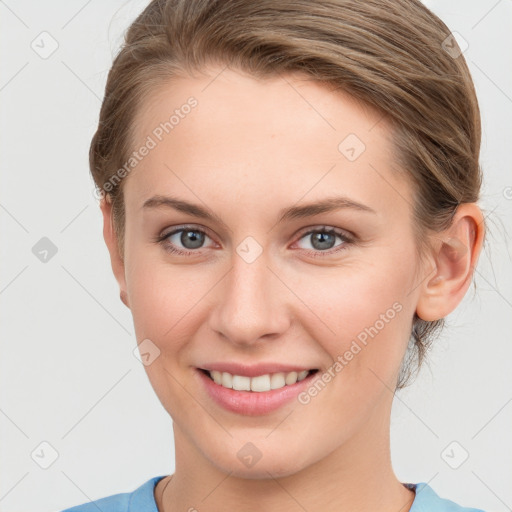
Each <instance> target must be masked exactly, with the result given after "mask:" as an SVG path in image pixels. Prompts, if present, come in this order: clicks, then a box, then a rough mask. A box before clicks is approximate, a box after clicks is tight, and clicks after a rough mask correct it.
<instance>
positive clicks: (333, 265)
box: [117, 68, 428, 478]
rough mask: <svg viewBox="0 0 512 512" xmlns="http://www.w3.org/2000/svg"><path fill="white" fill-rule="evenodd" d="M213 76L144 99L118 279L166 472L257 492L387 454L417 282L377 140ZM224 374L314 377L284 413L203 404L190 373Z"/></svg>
mask: <svg viewBox="0 0 512 512" xmlns="http://www.w3.org/2000/svg"><path fill="white" fill-rule="evenodd" d="M220 71H221V68H218V69H215V70H212V71H211V74H210V75H209V76H205V77H204V78H203V77H200V78H187V79H184V78H183V79H179V80H176V81H175V82H174V83H172V84H170V85H166V86H165V87H162V88H161V89H160V90H159V91H158V92H155V93H154V94H153V95H152V96H151V98H150V100H149V101H147V102H146V104H145V106H144V108H143V109H141V111H140V112H139V116H138V119H137V123H136V133H137V139H138V140H137V144H136V147H135V148H134V150H135V151H138V157H137V159H138V160H140V161H138V163H137V165H136V166H135V168H134V169H133V170H131V171H130V173H129V174H128V176H127V177H126V178H125V183H124V197H125V205H126V227H125V229H126V231H125V259H124V266H122V267H121V271H119V272H118V276H117V277H118V280H119V282H120V285H121V288H122V290H123V291H125V292H126V294H127V301H128V304H129V307H130V309H131V312H132V314H133V320H134V325H135V331H136V337H137V342H138V343H141V342H143V345H141V352H144V354H145V355H143V359H145V364H146V366H145V369H146V371H147V374H148V376H149V379H150V381H151V384H152V386H153V387H154V389H155V391H156V393H157V395H158V397H159V399H160V401H161V402H162V404H163V406H164V407H165V409H166V410H167V411H168V412H169V414H170V415H171V416H172V419H173V421H174V430H175V436H176V450H177V458H178V459H179V457H181V456H182V455H183V454H185V455H183V456H184V457H185V456H186V457H187V458H188V460H194V461H196V462H197V463H198V464H199V463H200V464H203V465H204V463H205V462H207V463H208V465H210V467H211V468H212V469H217V470H221V471H224V472H231V473H232V474H234V475H239V476H244V477H248V478H262V477H266V476H268V474H267V471H268V472H270V473H271V474H272V475H274V476H276V475H280V476H284V475H290V474H293V473H295V472H297V471H299V470H300V469H301V468H305V467H307V466H309V465H311V464H312V463H315V462H317V461H320V460H321V459H324V458H326V457H329V456H337V457H344V456H348V455H349V454H352V455H353V454H355V453H358V454H360V455H362V454H364V453H372V454H373V456H375V453H376V452H379V451H380V452H382V453H384V452H385V450H386V448H385V446H386V443H385V442H384V444H383V441H385V440H387V436H388V435H389V423H388V421H389V413H390V407H391V402H392V398H393V392H394V389H395V384H396V379H397V375H398V372H399V368H400V363H401V361H402V357H403V355H404V353H405V349H406V346H407V342H408V339H409V335H410V332H411V326H412V319H413V315H414V312H415V309H416V303H417V299H418V288H417V286H418V284H419V283H420V282H421V281H422V280H423V279H424V278H425V277H426V276H427V275H428V269H424V268H421V267H420V266H419V262H418V260H417V257H416V252H415V245H414V240H413V224H412V189H411V187H410V185H409V183H408V182H407V181H406V180H405V178H404V177H403V175H402V176H401V175H399V174H398V173H397V171H396V170H393V168H392V165H393V154H392V151H391V143H390V139H389V137H390V131H389V128H388V126H387V125H386V123H385V121H384V120H382V119H381V118H380V116H379V115H378V114H376V113H374V112H372V111H370V110H369V109H368V108H363V107H362V106H361V105H360V104H358V103H356V102H355V101H354V100H353V99H351V97H350V96H348V95H345V94H341V93H339V92H338V93H334V92H330V90H329V89H328V88H326V87H325V86H323V85H319V84H318V83H314V82H312V81H305V80H304V79H303V77H302V79H301V78H300V76H299V75H286V76H284V77H282V78H280V79H272V80H266V81H258V80H255V79H253V78H251V77H248V76H247V75H244V74H240V73H238V72H235V71H231V70H229V69H225V70H224V71H223V72H221V73H220ZM219 73H220V74H219ZM191 97H193V98H192V99H190V98H191ZM171 116H174V117H172V118H171ZM170 118H171V121H169V119H170ZM166 122H167V125H166V124H165V123H166ZM142 146H145V147H146V150H144V149H140V148H141V147H142ZM139 157H140V158H139ZM164 198H169V201H168V202H166V201H165V199H164ZM158 199H164V200H163V201H160V200H158ZM171 199H172V201H175V203H174V204H175V205H178V207H173V206H172V204H173V203H172V202H171ZM327 200H330V202H329V203H327ZM178 202H179V203H178ZM320 203H322V204H324V206H323V207H312V206H311V205H313V204H320ZM352 203H358V204H360V205H363V206H358V207H357V206H354V205H353V204H352ZM185 204H187V205H190V206H187V208H183V205H185ZM145 205H146V206H145ZM180 205H181V207H180ZM192 205H193V206H192ZM325 205H330V206H325ZM202 212H209V213H210V216H206V215H204V214H203V213H202ZM179 229H181V230H182V231H178V230H179ZM166 235H167V236H166ZM158 238H161V239H162V240H161V241H160V242H157V241H156V240H157V239H158ZM171 250H175V251H176V252H171ZM143 340H146V341H143ZM148 340H149V341H148ZM336 362H337V364H336ZM228 363H238V364H240V365H247V366H251V365H257V364H261V365H263V366H264V367H263V368H260V369H258V368H256V369H254V375H261V374H267V373H269V374H274V373H279V372H278V370H279V369H281V370H286V371H285V374H286V373H289V371H291V370H293V369H297V370H300V369H318V372H317V373H315V374H314V375H312V376H309V377H307V378H306V379H304V380H303V381H299V382H298V383H297V384H295V385H294V386H295V387H294V388H293V389H291V388H292V386H291V385H290V389H287V388H284V389H285V391H286V393H289V396H288V395H287V400H284V401H282V402H280V401H279V400H277V399H276V398H275V397H276V396H277V395H281V396H282V395H283V391H277V389H276V390H273V391H270V392H268V391H267V392H262V393H260V392H258V391H235V390H225V389H224V390H222V391H221V392H220V393H218V395H215V396H220V397H221V398H220V399H219V400H220V402H219V401H217V400H215V399H214V398H213V397H212V395H211V394H210V392H209V391H208V390H210V391H211V390H213V391H215V390H216V391H217V392H218V391H219V388H220V387H221V385H219V384H217V383H215V382H213V381H211V380H210V379H209V377H206V376H205V375H204V374H203V373H202V372H200V370H199V368H203V369H205V368H206V369H208V368H212V367H214V366H216V365H217V367H218V368H220V369H221V370H222V368H223V365H226V364H228ZM270 364H273V365H284V366H285V367H286V368H278V367H276V366H274V367H273V368H265V365H270ZM246 370H247V369H246V368H245V369H244V368H242V369H239V370H238V372H239V374H241V376H242V377H244V376H245V377H247V374H248V373H249V372H248V371H246ZM263 370H272V371H263ZM233 373H235V372H234V371H233ZM329 375H330V378H329ZM225 379H227V380H225V381H224V382H225V383H226V384H228V385H229V377H225ZM292 380H293V379H292ZM292 380H290V382H292ZM237 382H240V383H242V385H244V383H247V382H250V381H248V379H238V378H237ZM258 382H259V383H260V384H262V385H266V384H268V382H270V379H269V380H266V378H265V377H263V378H262V379H259V381H258ZM271 382H273V383H274V385H275V386H279V385H282V381H280V377H279V376H278V377H272V381H271ZM315 386H316V387H315ZM213 391H212V393H213ZM257 395H259V396H257ZM271 395H272V396H271ZM248 397H249V398H248ZM265 397H270V398H265ZM248 400H257V401H258V404H259V405H256V404H255V403H253V402H250V401H248ZM263 402H265V403H263ZM262 403H263V405H262ZM178 439H179V441H178ZM248 443H251V444H248ZM352 455H351V461H353V460H354V459H353V457H352ZM359 458H360V459H361V460H362V459H363V458H364V457H359ZM338 460H345V459H343V458H341V459H338Z"/></svg>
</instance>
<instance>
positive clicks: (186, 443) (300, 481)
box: [157, 414, 415, 512]
mask: <svg viewBox="0 0 512 512" xmlns="http://www.w3.org/2000/svg"><path fill="white" fill-rule="evenodd" d="M173 425H174V439H175V446H176V471H175V473H174V474H173V476H172V479H171V480H167V479H166V480H167V481H166V488H165V492H164V493H163V495H162V496H161V498H160V500H157V505H158V507H159V510H160V511H161V512H172V511H174V510H194V509H197V510H201V512H214V511H219V510H226V509H230V508H232V509H238V510H244V512H253V511H254V512H257V511H260V510H262V509H264V510H267V511H269V512H274V511H276V512H277V511H279V512H304V510H324V511H326V512H330V511H333V512H334V511H337V512H339V511H351V512H352V511H357V512H374V511H375V510H379V511H381V512H386V511H390V512H391V511H393V512H396V511H397V510H400V512H408V511H409V509H410V508H411V506H412V502H413V500H414V496H415V495H414V492H413V491H411V490H409V489H407V488H406V487H405V486H403V484H402V483H401V482H400V481H399V480H398V479H397V478H396V476H395V474H394V472H393V469H392V466H391V455H390V447H389V415H388V416H387V421H384V422H383V421H382V415H379V414H375V415H374V418H373V419H372V420H371V421H369V422H368V423H367V424H366V425H365V427H364V428H363V429H361V430H360V431H359V432H358V433H357V435H356V436H354V437H352V438H351V439H350V441H349V442H347V443H344V444H343V445H341V446H339V447H338V448H337V449H336V450H334V451H332V452H330V453H329V454H328V455H327V456H326V457H324V458H322V459H320V460H318V461H317V462H315V463H313V464H310V465H309V466H307V467H303V468H302V469H300V470H299V471H297V472H295V473H293V474H291V475H289V476H282V477H277V478H276V477H274V476H272V474H271V472H270V471H268V472H267V474H268V478H265V477H264V478H259V479H249V478H241V477H237V476H233V475H232V474H231V473H232V472H228V473H226V472H223V471H221V470H219V468H217V467H216V466H214V465H213V464H212V463H211V462H210V461H209V460H208V459H206V458H205V457H204V455H203V454H202V453H200V452H199V451H198V450H197V447H196V446H195V445H193V443H192V442H191V440H190V439H189V438H188V437H187V436H186V434H185V433H184V432H183V431H182V430H181V429H180V428H179V426H178V425H176V424H173Z"/></svg>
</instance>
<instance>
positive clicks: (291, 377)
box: [198, 368, 319, 393]
mask: <svg viewBox="0 0 512 512" xmlns="http://www.w3.org/2000/svg"><path fill="white" fill-rule="evenodd" d="M198 370H199V371H200V372H202V373H203V374H204V375H205V376H206V377H208V378H209V379H210V380H211V381H213V382H214V383H215V384H217V385H219V386H221V387H223V388H226V389H232V390H235V391H246V392H249V393H264V392H268V391H273V390H277V389H281V388H285V387H288V386H293V385H294V384H296V383H297V382H300V381H302V380H304V379H306V378H308V377H310V376H311V375H313V374H315V373H317V372H318V371H319V370H318V368H313V369H311V370H302V371H300V372H296V371H291V372H276V373H267V374H263V375H257V376H254V377H248V376H246V375H234V374H231V373H228V372H221V371H218V370H207V369H205V368H198Z"/></svg>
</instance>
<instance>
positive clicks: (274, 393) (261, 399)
mask: <svg viewBox="0 0 512 512" xmlns="http://www.w3.org/2000/svg"><path fill="white" fill-rule="evenodd" d="M196 373H197V374H198V376H199V379H200V380H201V382H202V383H203V385H204V386H205V388H206V391H207V393H208V394H209V395H210V397H211V398H212V399H213V400H214V401H215V402H216V403H217V404H218V405H220V406H222V407H224V409H227V410H228V411H231V412H235V413H238V414H244V415H246V416H259V415H262V414H268V413H271V412H273V411H276V410H277V409H279V408H280V407H282V406H283V405H285V404H287V403H289V402H291V401H293V400H294V399H295V398H296V397H297V395H299V394H300V393H301V392H302V391H304V390H305V389H306V388H307V387H308V386H310V385H311V383H312V381H313V379H314V378H315V377H317V376H318V374H319V372H318V371H317V372H315V373H312V374H309V375H308V376H307V377H306V378H305V379H303V380H301V381H298V382H296V383H295V384H292V385H291V386H284V387H282V388H280V389H271V390H270V391H262V392H257V391H236V390H235V389H228V388H225V387H224V386H221V385H220V384H217V383H215V382H214V381H213V380H212V379H210V377H208V376H207V375H205V374H204V373H203V372H202V371H201V370H199V369H198V368H196Z"/></svg>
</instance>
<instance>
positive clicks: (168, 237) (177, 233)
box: [154, 226, 210, 256]
mask: <svg viewBox="0 0 512 512" xmlns="http://www.w3.org/2000/svg"><path fill="white" fill-rule="evenodd" d="M205 238H210V237H209V236H208V235H207V234H206V232H205V231H203V230H201V229H198V228H195V227H193V226H184V227H183V226H182V227H181V228H179V229H174V230H173V231H171V232H169V233H164V234H163V235H161V236H159V237H157V238H156V239H155V240H154V241H155V242H157V243H160V244H162V245H163V246H164V248H165V250H166V251H168V252H170V253H174V254H181V255H183V256H189V255H192V254H194V253H197V252H199V251H198V250H197V249H201V248H202V245H203V244H204V241H205ZM180 245H181V246H182V247H184V249H185V250H183V249H180Z"/></svg>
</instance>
